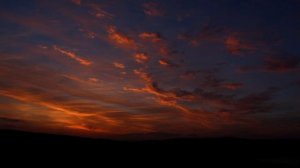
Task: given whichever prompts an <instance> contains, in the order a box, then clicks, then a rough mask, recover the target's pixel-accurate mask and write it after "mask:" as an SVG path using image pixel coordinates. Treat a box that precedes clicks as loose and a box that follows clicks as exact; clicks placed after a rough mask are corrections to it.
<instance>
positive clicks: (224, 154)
mask: <svg viewBox="0 0 300 168" xmlns="http://www.w3.org/2000/svg"><path fill="white" fill-rule="evenodd" d="M299 146H300V145H299V140H287V139H281V140H278V139H277V140H248V139H237V138H207V139H171V140H156V141H155V140H152V141H113V140H103V139H89V138H80V137H72V136H62V135H50V134H40V133H28V132H21V131H9V130H1V131H0V148H1V159H2V161H7V160H10V163H11V164H13V163H14V162H15V163H18V159H24V158H28V159H27V162H28V163H34V162H36V161H41V160H42V161H43V163H45V164H48V163H53V162H55V161H64V162H69V163H72V164H74V163H75V164H76V163H77V162H84V164H85V167H92V166H88V164H91V165H93V167H102V166H103V165H107V164H109V165H110V166H104V167H112V166H113V165H114V164H116V165H120V164H121V165H123V166H124V167H125V166H128V165H138V166H139V167H146V166H149V165H151V166H153V167H161V166H162V165H165V167H171V166H179V167H212V166H222V167H223V166H231V167H241V168H243V167H255V168H257V167H283V168H286V167H287V168H288V167H295V168H296V167H300V147H299ZM11 160H14V161H11ZM95 164H96V166H95ZM101 165H102V166H101ZM123 166H122V167H123Z"/></svg>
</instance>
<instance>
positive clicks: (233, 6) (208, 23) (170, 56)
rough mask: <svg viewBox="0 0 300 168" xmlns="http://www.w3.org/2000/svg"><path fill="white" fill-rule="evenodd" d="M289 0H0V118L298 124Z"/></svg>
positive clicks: (191, 129)
mask: <svg viewBox="0 0 300 168" xmlns="http://www.w3.org/2000/svg"><path fill="white" fill-rule="evenodd" d="M299 8H300V1H299V0H264V1H262V0H243V1H241V0H164V1H158V0H157V1H156V0H150V1H148V0H51V1H50V0H27V1H23V0H2V1H1V5H0V129H15V130H25V131H36V132H43V133H54V134H66V135H78V136H88V137H108V138H112V137H114V138H115V137H124V136H134V135H135V136H136V137H137V138H142V137H148V135H151V137H154V138H158V137H165V138H168V137H173V138H174V137H175V138H180V137H224V136H226V137H246V138H290V137H299V136H300V135H299V132H300V106H299V104H300V46H299V44H300V10H299Z"/></svg>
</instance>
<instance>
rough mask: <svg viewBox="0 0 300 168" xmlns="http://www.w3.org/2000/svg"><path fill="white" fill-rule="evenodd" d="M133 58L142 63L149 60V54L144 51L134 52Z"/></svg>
mask: <svg viewBox="0 0 300 168" xmlns="http://www.w3.org/2000/svg"><path fill="white" fill-rule="evenodd" d="M134 58H135V61H136V62H137V63H140V64H144V63H146V62H148V61H149V56H148V55H147V54H146V53H136V54H135V55H134Z"/></svg>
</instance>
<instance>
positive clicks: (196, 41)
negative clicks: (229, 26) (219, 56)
mask: <svg viewBox="0 0 300 168" xmlns="http://www.w3.org/2000/svg"><path fill="white" fill-rule="evenodd" d="M225 32H226V31H225V29H224V28H223V27H219V26H215V25H211V24H205V25H203V26H202V27H201V28H200V30H197V31H196V32H192V31H190V32H186V33H181V34H179V35H178V36H177V39H179V40H185V41H188V42H189V43H190V44H191V45H192V46H198V45H200V44H202V43H204V42H220V41H222V40H223V39H224V34H225Z"/></svg>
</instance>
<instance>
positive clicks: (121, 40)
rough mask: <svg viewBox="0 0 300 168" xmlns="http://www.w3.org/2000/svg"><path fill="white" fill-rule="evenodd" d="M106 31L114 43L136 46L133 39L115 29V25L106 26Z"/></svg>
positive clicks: (128, 46) (134, 47)
mask: <svg viewBox="0 0 300 168" xmlns="http://www.w3.org/2000/svg"><path fill="white" fill-rule="evenodd" d="M107 33H108V38H109V40H110V41H112V42H113V43H115V44H116V45H118V46H121V47H125V48H131V49H136V48H137V44H136V43H135V41H134V40H133V39H131V38H130V37H128V36H126V35H124V34H123V33H121V32H119V31H117V29H116V27H114V26H110V27H108V29H107Z"/></svg>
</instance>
